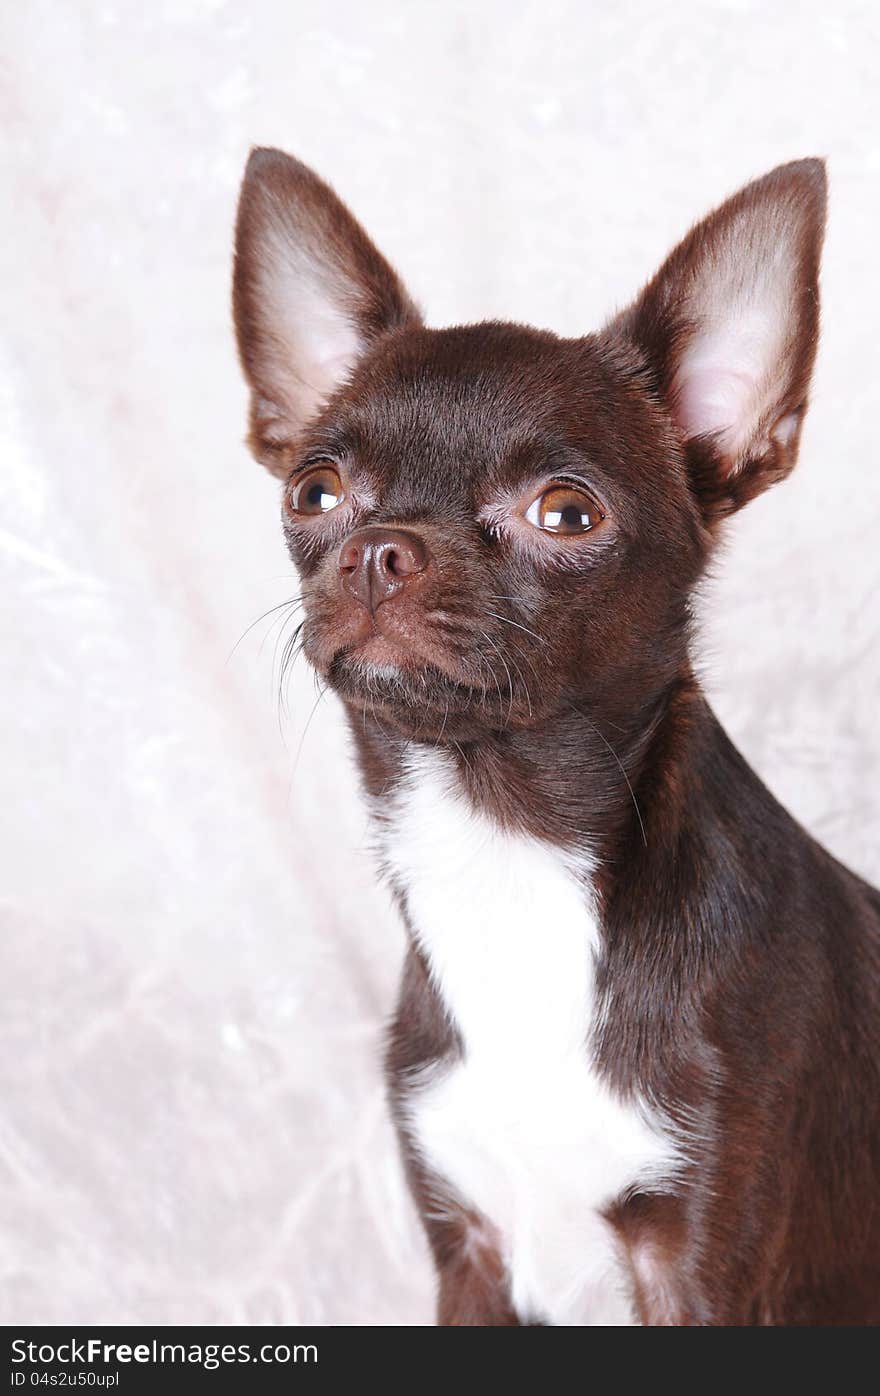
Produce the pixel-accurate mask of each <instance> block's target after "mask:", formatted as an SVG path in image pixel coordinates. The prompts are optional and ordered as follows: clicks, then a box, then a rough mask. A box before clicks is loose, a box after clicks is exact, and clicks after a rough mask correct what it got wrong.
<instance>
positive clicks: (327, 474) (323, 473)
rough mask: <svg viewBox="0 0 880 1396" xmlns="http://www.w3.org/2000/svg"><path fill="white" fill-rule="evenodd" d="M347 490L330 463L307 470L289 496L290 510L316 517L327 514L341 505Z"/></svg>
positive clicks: (296, 482)
mask: <svg viewBox="0 0 880 1396" xmlns="http://www.w3.org/2000/svg"><path fill="white" fill-rule="evenodd" d="M344 498H345V489H344V487H343V484H342V480H341V478H340V475H339V471H338V470H337V469H336V467H335V466H334V465H330V464H329V463H326V464H321V465H317V466H315V467H314V468H313V469H312V470H307V471H306V473H305V474H304V475H301V476H300V477H299V479H298V480H297V481H295V483H294V485H293V487H292V488H291V490H290V493H289V495H288V508H289V509H290V512H291V513H293V514H305V515H306V516H307V517H315V516H317V515H318V514H327V513H329V511H330V510H331V509H335V508H336V506H337V504H341V503H342V501H343V499H344Z"/></svg>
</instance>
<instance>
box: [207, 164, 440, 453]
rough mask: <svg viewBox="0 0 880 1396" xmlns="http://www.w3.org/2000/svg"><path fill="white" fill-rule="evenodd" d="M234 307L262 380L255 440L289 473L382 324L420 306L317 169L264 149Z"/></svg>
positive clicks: (253, 417) (252, 176)
mask: <svg viewBox="0 0 880 1396" xmlns="http://www.w3.org/2000/svg"><path fill="white" fill-rule="evenodd" d="M232 301H233V314H234V317H235V332H236V336H237V339H238V352H239V355H240V357H241V362H242V366H243V368H244V371H245V375H246V377H247V380H248V383H249V384H250V387H251V413H250V435H249V444H250V446H251V449H252V451H253V452H254V455H255V456H256V457H257V459H258V460H260V461H262V463H263V464H264V465H265V466H267V467H268V469H269V470H271V471H273V472H274V473H275V474H278V475H286V473H287V470H288V468H289V466H288V460H289V450H288V449H287V448H289V447H290V446H291V445H292V444H293V443H294V442H295V440H296V438H297V437H298V435H299V434H300V432H301V431H302V428H303V427H304V426H305V425H306V423H307V422H308V421H309V420H310V418H312V417H314V416H315V415H316V413H317V412H318V411H319V410H320V408H321V407H322V405H323V404H324V403H325V402H326V401H327V399H328V398H329V397H331V395H332V394H333V393H334V392H335V390H336V389H337V388H338V387H339V386H340V384H342V383H343V382H344V381H345V380H346V378H347V377H348V376H349V374H350V373H351V370H352V369H353V367H354V365H355V364H356V362H357V360H358V359H359V358H360V356H361V355H362V354H363V353H364V352H365V351H366V350H367V348H368V347H369V345H370V343H371V342H372V341H374V340H375V339H376V338H377V337H378V336H379V335H382V334H384V333H386V332H387V331H389V330H393V329H395V328H397V327H399V326H401V325H403V324H405V323H407V322H413V323H419V320H420V317H419V313H418V311H417V310H416V308H415V306H414V305H413V303H412V301H411V300H410V299H409V297H408V295H407V294H406V291H405V290H404V289H403V286H402V285H401V283H400V281H399V280H398V277H397V276H396V274H395V272H394V271H393V270H392V269H391V267H390V266H389V265H388V263H387V262H386V261H385V259H384V257H382V256H381V255H380V253H379V252H378V251H377V250H376V248H375V247H374V246H373V244H372V243H371V242H370V240H369V238H368V237H367V235H366V233H365V232H364V231H363V229H362V228H361V227H360V225H359V224H358V223H357V221H356V220H355V219H354V218H353V217H352V215H351V214H350V213H349V211H348V209H347V208H346V207H345V205H344V204H343V203H342V202H341V200H340V199H338V198H337V197H336V195H335V194H334V193H333V190H332V189H330V188H329V187H328V185H326V184H324V182H323V181H322V180H320V179H318V177H317V175H315V174H313V173H312V171H311V170H309V169H307V167H306V166H305V165H301V164H300V162H299V161H298V160H294V159H292V158H291V156H289V155H285V154H284V153H283V152H282V151H280V150H254V151H252V152H251V156H250V159H249V160H248V163H247V168H246V170H245V174H244V180H243V182H242V186H241V195H240V198H239V204H238V220H237V223H236V230H235V272H234V277H233V293H232Z"/></svg>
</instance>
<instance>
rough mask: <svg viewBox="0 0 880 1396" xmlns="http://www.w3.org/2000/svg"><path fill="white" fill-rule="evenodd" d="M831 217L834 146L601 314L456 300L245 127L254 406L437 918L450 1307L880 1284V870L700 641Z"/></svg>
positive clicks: (409, 1097) (427, 936)
mask: <svg viewBox="0 0 880 1396" xmlns="http://www.w3.org/2000/svg"><path fill="white" fill-rule="evenodd" d="M824 218H825V174H824V170H823V166H822V164H821V163H820V162H819V161H817V160H802V161H798V162H796V163H794V164H790V165H784V166H782V167H781V168H779V169H777V170H774V171H773V172H772V173H771V174H769V175H767V176H766V177H765V178H763V179H760V180H758V181H757V182H756V183H754V184H750V185H749V186H748V187H747V188H745V189H743V190H742V191H741V192H740V193H738V194H737V195H736V196H735V197H734V198H732V199H730V200H729V201H728V202H727V203H725V204H723V205H722V206H721V207H720V208H719V209H718V210H717V211H716V212H715V213H713V214H711V215H710V216H709V217H708V218H707V219H706V220H705V221H704V222H702V223H700V224H698V225H697V226H696V227H695V228H694V229H693V230H692V231H691V232H690V234H689V235H688V236H687V237H686V238H685V240H684V241H683V242H682V243H681V244H680V246H678V247H677V248H676V249H675V251H674V252H673V253H672V254H671V256H670V257H669V258H668V260H667V261H666V262H665V263H664V265H663V266H662V268H661V269H660V271H659V272H658V273H657V275H656V276H655V277H654V279H653V281H651V282H650V283H649V285H648V286H647V287H646V288H645V290H644V291H643V292H642V294H641V295H640V296H639V297H638V298H637V299H636V301H635V302H634V303H633V304H632V306H631V307H630V308H629V309H628V310H626V311H624V312H623V313H622V314H620V315H618V316H616V317H615V318H614V319H613V320H612V321H611V322H610V323H609V324H608V325H606V326H605V328H604V329H603V330H601V331H600V332H599V333H597V334H591V335H587V336H586V337H585V338H583V339H559V338H557V336H556V335H553V334H550V333H547V332H545V331H538V330H532V329H528V328H525V327H523V326H521V325H513V324H500V323H490V324H479V325H468V326H464V327H459V328H455V329H446V330H432V329H426V328H425V326H424V324H423V321H422V318H421V315H420V314H419V311H418V310H417V308H416V306H415V305H414V304H413V302H412V301H411V300H410V298H409V296H408V295H407V293H406V291H405V290H404V288H403V286H402V284H401V282H400V281H399V280H398V278H397V276H396V275H395V273H394V271H393V270H392V269H391V267H390V266H389V265H388V264H387V262H385V261H384V259H383V258H382V257H381V255H380V254H379V252H378V251H377V250H376V249H375V248H374V247H373V245H372V243H371V242H370V241H369V240H368V238H367V237H366V235H365V234H364V232H363V231H362V230H361V228H360V227H359V225H358V224H357V223H356V222H355V220H354V218H353V217H352V215H351V214H350V213H349V212H348V210H347V209H346V208H345V207H344V206H343V204H342V203H341V202H340V201H339V199H338V198H337V197H336V196H335V194H334V193H333V192H332V191H331V190H330V189H329V188H328V187H327V185H325V184H324V183H322V182H321V180H319V179H318V178H317V177H316V176H315V175H314V174H312V172H311V171H310V170H308V169H306V168H305V167H304V166H303V165H301V164H299V163H298V161H296V160H293V159H291V158H290V157H289V156H287V155H284V154H282V153H281V152H279V151H275V150H257V151H254V153H253V154H252V155H251V158H250V161H249V163H248V167H247V171H246V173H245V177H244V184H243V186H242V192H241V202H240V205H239V213H238V226H237V242H236V258H235V284H234V310H235V324H236V330H237V334H238V345H239V350H240V354H241V361H242V364H243V366H244V371H245V374H246V376H247V379H248V382H249V384H250V387H251V390H252V405H251V421H250V438H249V440H250V444H251V447H252V448H253V451H254V454H255V455H256V457H257V458H258V459H259V460H260V461H262V462H263V464H264V465H266V466H268V467H269V469H270V470H272V471H273V472H274V473H275V474H277V475H278V476H280V477H281V479H282V480H283V481H284V482H285V491H284V530H285V535H286V538H287V543H288V546H289V549H290V553H291V556H292V558H293V560H294V562H295V564H296V566H297V568H298V569H299V573H300V575H301V577H302V584H303V598H304V605H305V616H306V619H305V622H304V627H303V631H302V642H303V648H304V651H305V653H306V655H307V656H308V658H309V660H310V661H311V663H312V664H313V665H314V667H315V669H316V670H317V671H318V672H319V674H321V675H322V676H323V678H324V679H325V680H326V682H328V683H329V684H330V685H332V687H333V688H334V689H335V690H336V692H337V693H338V694H339V695H340V697H341V698H342V701H343V704H344V706H345V708H346V709H347V712H348V714H349V717H350V718H351V719H352V722H351V729H352V733H353V736H354V740H355V742H356V745H357V750H358V754H359V760H360V766H361V772H362V776H363V783H364V786H365V788H366V793H367V797H368V799H369V802H370V806H371V812H372V817H373V820H374V825H375V830H376V835H377V841H378V843H379V846H380V850H381V859H382V864H383V868H384V871H385V874H386V876H387V877H388V879H389V881H390V885H391V887H392V889H393V893H394V896H395V899H396V902H397V904H398V906H399V908H400V911H401V914H402V916H403V919H404V921H405V924H406V928H407V931H408V933H409V953H408V957H407V962H406V966H405V969H404V974H403V985H402V989H401V995H400V1002H399V1005H398V1010H397V1016H396V1020H395V1023H394V1027H393V1030H392V1034H391V1042H390V1048H389V1053H388V1078H389V1089H390V1098H391V1105H392V1109H393V1112H394V1117H395V1121H396V1124H397V1128H398V1131H399V1135H400V1141H401V1145H402V1152H403V1159H404V1163H405V1167H406V1172H407V1175H408V1179H409V1183H410V1186H411V1189H412V1193H413V1196H414V1198H415V1202H416V1205H417V1207H418V1209H419V1212H420V1214H421V1218H422V1221H423V1224H424V1227H425V1231H426V1233H427V1237H428V1241H429V1243H430V1246H431V1249H432V1251H433V1255H434V1260H435V1264H436V1268H437V1275H438V1283H439V1321H440V1322H441V1323H443V1324H534V1323H552V1324H618V1323H632V1322H641V1323H645V1324H871V1323H877V1322H880V1205H878V1203H880V894H878V892H876V891H875V890H873V889H872V888H871V887H869V886H867V885H866V884H865V883H864V882H862V881H860V879H859V878H858V877H856V876H854V875H853V874H852V873H851V872H848V871H847V869H846V868H844V867H842V866H841V865H840V864H839V863H837V862H835V860H834V859H833V858H832V857H831V856H830V855H829V854H828V853H826V852H825V851H824V850H823V849H822V848H820V847H819V846H818V845H817V844H816V843H815V842H814V841H813V840H812V839H811V838H810V837H809V835H808V834H807V833H805V831H804V830H803V829H801V828H800V827H799V826H798V825H797V824H796V823H795V821H794V820H793V819H792V818H791V817H790V816H789V815H788V814H787V813H786V812H785V810H784V809H782V808H781V807H780V806H779V805H778V804H777V802H776V800H775V799H774V798H773V796H772V795H770V794H769V792H768V791H767V790H766V789H765V788H764V786H763V785H762V784H761V782H760V780H759V779H758V778H757V776H756V775H755V774H754V773H753V772H752V771H751V770H750V769H749V767H748V766H747V764H746V762H745V761H744V760H743V758H742V757H741V756H740V754H739V753H738V752H737V750H736V749H735V747H734V746H733V745H732V744H731V742H730V741H729V739H728V738H727V736H726V735H725V733H724V732H723V731H722V729H721V727H720V726H719V724H718V722H717V721H716V719H715V717H714V716H713V714H712V711H711V709H710V708H709V705H708V703H707V702H706V699H705V698H704V696H703V694H702V692H701V690H700V686H699V684H698V682H697V681H696V679H695V677H694V673H693V669H692V666H691V659H690V653H691V643H692V605H691V598H692V593H693V591H694V588H695V587H696V586H697V584H698V582H699V580H700V578H701V576H702V575H703V573H704V570H705V568H706V565H707V562H708V560H709V558H710V557H711V555H712V548H713V544H714V542H715V540H716V537H717V535H718V532H719V529H720V528H721V525H722V523H723V521H724V519H725V517H726V516H727V515H728V514H730V513H732V512H733V511H734V510H735V509H738V508H739V507H740V505H742V504H744V503H745V502H746V501H747V500H749V499H751V498H752V496H753V495H756V494H758V493H759V491H761V490H763V489H765V488H766V487H767V486H768V485H770V484H772V483H773V482H774V481H777V480H781V479H783V478H784V477H785V476H786V475H787V474H788V472H789V471H790V470H791V469H792V466H793V465H794V463H795V458H796V456H797V450H798V442H799V438H800V433H801V426H802V423H803V419H804V413H805V411H806V407H807V394H808V390H809V383H810V374H811V370H812V366H813V359H814V356H815V352H816V342H817V335H818V323H819V300H818V270H819V255H820V250H821V244H822V234H823V225H824Z"/></svg>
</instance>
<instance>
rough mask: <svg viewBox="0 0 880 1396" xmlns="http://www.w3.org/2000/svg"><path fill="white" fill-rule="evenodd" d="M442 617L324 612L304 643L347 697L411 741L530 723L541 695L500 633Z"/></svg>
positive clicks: (310, 627) (328, 680)
mask: <svg viewBox="0 0 880 1396" xmlns="http://www.w3.org/2000/svg"><path fill="white" fill-rule="evenodd" d="M381 609H383V610H384V608H381ZM440 619H441V624H439V625H430V624H426V623H425V621H426V618H425V617H424V616H423V615H420V614H417V615H414V616H411V615H409V614H407V612H405V611H404V610H403V609H402V608H397V609H396V610H395V611H394V613H393V614H389V615H387V616H386V615H382V614H380V615H379V616H378V617H372V618H370V620H369V621H368V620H367V618H366V616H359V615H358V614H357V613H353V614H349V615H348V616H345V615H343V616H342V617H340V616H339V614H338V612H337V613H334V612H330V613H329V614H328V613H327V612H325V613H324V614H323V615H320V614H318V615H313V616H312V617H311V618H310V623H309V624H308V628H307V638H306V642H305V646H304V648H305V652H306V656H307V658H308V659H309V660H310V662H311V663H312V664H313V666H314V667H315V668H316V669H317V671H318V672H319V673H320V674H321V676H322V678H323V679H324V680H325V682H326V683H327V684H328V686H329V687H330V688H332V689H333V690H334V691H335V692H336V693H337V694H338V695H339V696H340V697H341V698H342V699H343V701H345V702H346V703H348V704H349V705H350V706H351V707H352V708H354V709H355V710H356V711H357V712H359V713H361V714H362V715H363V716H364V717H366V715H367V714H368V713H373V714H374V715H375V716H376V718H377V719H378V720H379V721H380V722H381V723H382V724H383V725H384V724H385V723H388V724H389V725H390V726H391V727H393V728H396V729H398V730H399V731H400V732H402V733H403V734H405V735H406V736H407V737H410V738H419V737H424V738H425V739H426V740H428V741H436V740H438V739H440V738H441V736H443V735H446V736H448V737H449V738H450V739H453V738H461V737H462V736H465V735H468V736H473V737H477V736H479V735H480V734H485V732H486V731H487V730H493V731H494V730H501V729H504V728H507V727H510V726H520V725H526V724H528V723H530V722H531V720H532V717H533V699H534V696H535V695H534V694H532V693H530V691H529V689H528V686H527V685H526V682H525V678H526V675H525V673H524V672H523V670H524V666H523V664H522V663H517V660H516V659H514V658H513V656H511V655H510V654H508V655H507V656H506V657H505V653H504V651H503V650H502V648H501V641H500V637H499V638H493V637H492V636H491V635H490V632H489V631H488V630H483V629H482V628H480V629H477V630H474V628H473V627H472V626H467V625H465V624H464V623H463V621H462V619H461V618H459V617H455V618H453V617H449V616H446V615H444V616H442V617H441V618H440Z"/></svg>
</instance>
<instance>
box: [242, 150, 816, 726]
mask: <svg viewBox="0 0 880 1396" xmlns="http://www.w3.org/2000/svg"><path fill="white" fill-rule="evenodd" d="M824 211H825V176H824V170H823V167H822V165H821V163H820V162H819V161H815V160H804V161H799V162H797V163H794V164H790V165H785V166H782V167H781V168H779V169H777V170H774V171H773V172H772V173H771V174H769V175H767V176H766V177H765V178H763V179H761V180H758V181H757V182H756V183H754V184H751V185H749V186H748V187H747V188H745V189H743V190H742V191H741V192H740V193H738V194H737V195H736V196H735V197H734V198H732V199H730V200H729V201H728V202H727V203H725V204H723V205H722V206H721V207H720V208H719V209H717V210H716V211H715V212H714V213H713V214H711V215H710V216H709V217H708V218H707V219H705V220H704V221H703V222H702V223H699V224H698V225H697V226H696V227H695V228H694V229H693V230H692V231H691V232H690V234H689V235H688V236H687V237H686V238H685V239H684V241H683V242H682V243H681V244H680V245H679V246H678V247H677V248H676V249H675V250H674V251H673V253H672V254H671V255H670V257H669V258H668V259H667V261H666V262H665V263H664V265H663V266H662V267H661V269H660V271H659V272H658V273H657V275H656V276H655V277H654V279H653V280H652V281H651V282H650V283H649V284H648V286H647V287H646V288H645V289H644V290H643V291H642V293H641V294H640V295H639V296H638V298H637V299H636V300H635V302H634V303H633V304H632V305H631V306H630V307H629V308H628V309H627V310H626V311H624V312H623V313H622V314H620V315H618V316H617V317H616V318H615V319H613V320H612V321H611V322H610V323H609V324H608V325H606V326H605V328H604V329H602V330H601V331H599V332H598V333H595V334H590V335H587V336H585V337H584V338H582V339H561V338H559V337H557V336H556V335H553V334H550V333H547V332H544V331H538V330H532V329H528V328H524V327H522V326H519V325H513V324H501V323H488V324H478V325H470V326H465V327H459V328H454V329H440V330H436V329H429V328H427V327H426V326H425V324H424V323H423V320H422V317H421V315H420V313H419V311H418V309H417V308H416V306H415V305H414V303H413V301H412V300H411V299H410V297H409V296H408V294H407V292H406V291H405V289H404V288H403V285H402V284H401V282H400V280H399V278H398V277H397V275H396V274H395V272H394V271H393V270H392V269H391V267H390V266H389V265H388V263H387V262H386V261H385V260H384V259H383V257H382V256H381V255H380V253H379V252H378V251H377V250H376V248H375V247H374V246H373V245H372V243H371V242H370V241H369V239H368V238H367V236H366V234H365V233H364V232H363V230H362V229H361V228H360V227H359V225H358V224H357V223H356V221H355V220H354V218H353V217H352V215H351V214H350V213H349V211H348V210H347V209H346V208H345V207H344V205H343V204H342V203H341V202H340V201H339V199H338V198H337V197H336V195H335V194H334V193H333V192H332V191H331V190H330V189H329V188H328V187H327V186H326V185H325V184H324V183H323V182H322V181H320V180H319V179H318V178H317V177H316V176H315V175H314V174H313V173H312V172H311V171H310V170H308V169H306V168H305V167H304V166H303V165H301V164H300V163H298V162H297V161H296V160H293V159H291V158H290V157H289V156H287V155H284V154H282V153H281V152H279V151H272V150H258V151H255V152H254V153H253V154H252V156H251V158H250V161H249V163H248V167H247V171H246V173H245V177H244V182H243V186H242V191H241V199H240V204H239V213H238V225H237V238H236V259H235V277H234V313H235V324H236V331H237V336H238V344H239V352H240V356H241V361H242V364H243V367H244V371H245V374H246V376H247V379H248V382H249V384H250V387H251V391H252V397H251V426H250V444H251V447H252V449H253V451H254V454H255V455H256V456H257V458H258V459H259V460H261V461H262V462H263V463H264V464H265V465H267V466H268V468H269V469H270V470H272V471H273V472H274V473H276V474H277V475H279V476H280V477H281V478H282V479H283V481H284V506H283V518H284V529H285V534H286V538H287V543H288V546H289V549H290V553H291V556H292V558H293V560H294V562H295V563H296V565H297V568H298V569H299V572H300V575H301V577H302V582H303V596H304V601H305V616H306V619H305V631H304V635H305V643H304V648H305V652H306V654H307V655H308V657H309V659H310V660H311V662H312V664H313V665H314V666H315V667H316V669H317V670H318V671H319V672H320V673H321V674H322V675H323V676H325V678H326V679H327V680H328V681H329V682H330V683H331V684H332V685H333V687H334V688H335V689H336V690H337V691H338V692H339V693H340V694H341V695H342V697H343V698H344V699H346V700H347V701H348V702H349V703H351V704H353V705H356V706H357V707H358V709H360V708H361V707H362V706H363V707H364V708H367V707H369V708H370V709H371V710H373V711H374V712H375V713H376V714H377V716H380V717H381V718H382V720H383V721H385V722H388V723H390V724H392V725H393V726H394V727H395V728H397V729H398V730H400V731H402V732H404V733H405V734H406V735H408V736H413V737H424V738H425V739H426V740H430V741H438V740H441V739H442V738H443V737H444V735H445V736H448V737H449V739H468V738H473V737H478V736H479V735H480V734H482V733H485V732H488V731H492V732H497V731H498V730H500V729H503V728H505V727H519V728H527V727H535V726H538V725H540V724H541V723H543V722H546V721H547V720H548V719H549V718H550V717H551V716H552V715H553V714H555V713H559V712H562V711H565V710H566V708H570V707H574V708H580V709H583V710H585V711H587V712H589V713H591V714H593V715H595V716H601V717H602V718H603V719H604V720H605V721H606V722H608V723H611V724H623V725H627V724H629V723H630V722H631V720H632V714H633V713H634V712H636V711H639V710H641V709H644V707H645V705H647V704H650V703H651V701H652V700H653V699H654V698H655V697H656V696H657V695H658V694H660V693H662V691H663V689H664V687H665V686H666V685H668V684H669V682H670V681H671V680H672V679H673V678H674V676H675V675H676V674H677V673H678V672H679V671H680V669H681V666H682V664H683V662H684V660H685V658H686V654H687V645H688V638H689V636H688V627H689V615H690V596H691V593H692V591H693V588H694V586H695V584H696V582H697V581H698V579H699V577H700V575H701V573H702V571H703V569H704V567H705V564H706V560H707V557H708V555H709V552H710V549H711V544H712V541H713V537H714V535H715V533H716V532H717V528H718V525H719V523H720V521H721V520H722V519H723V518H724V517H725V516H726V515H727V514H729V513H731V512H732V511H733V510H735V509H737V508H739V507H740V506H741V505H742V504H743V503H744V502H745V501H746V500H748V499H750V498H751V497H752V496H754V495H755V494H757V493H758V492H759V491H761V490H763V489H764V488H766V487H767V486H768V485H769V484H771V483H772V482H774V481H776V480H779V479H781V478H783V477H784V476H785V475H787V474H788V472H789V471H790V470H791V468H792V466H793V465H794V462H795V459H796V455H797V449H798V442H799V438H800V431H801V425H802V422H803V417H804V412H805V410H806V405H807V392H808V387H809V381H810V374H811V370H812V365H813V359H814V356H815V350H816V341H817V333H818V268H819V256H820V250H821V242H822V234H823V226H824Z"/></svg>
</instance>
